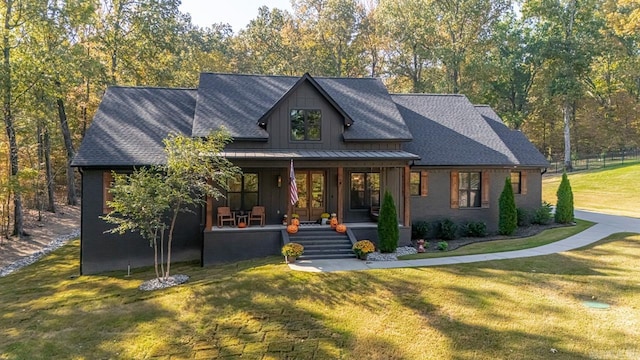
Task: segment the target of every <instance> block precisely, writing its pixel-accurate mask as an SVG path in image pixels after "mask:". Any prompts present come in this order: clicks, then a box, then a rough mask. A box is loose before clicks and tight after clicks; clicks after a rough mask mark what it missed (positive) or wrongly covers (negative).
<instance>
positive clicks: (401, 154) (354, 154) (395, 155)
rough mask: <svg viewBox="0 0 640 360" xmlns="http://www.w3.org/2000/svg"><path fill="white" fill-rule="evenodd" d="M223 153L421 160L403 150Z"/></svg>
mask: <svg viewBox="0 0 640 360" xmlns="http://www.w3.org/2000/svg"><path fill="white" fill-rule="evenodd" d="M221 155H223V156H225V157H227V158H230V159H264V160H289V159H304V160H329V159H330V160H419V159H420V157H419V156H418V155H416V154H412V153H410V152H406V151H402V150H254V149H252V150H233V151H225V152H223V153H222V154H221Z"/></svg>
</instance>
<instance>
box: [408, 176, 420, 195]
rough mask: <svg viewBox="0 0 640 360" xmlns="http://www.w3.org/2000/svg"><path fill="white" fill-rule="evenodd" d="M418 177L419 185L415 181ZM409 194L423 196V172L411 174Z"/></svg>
mask: <svg viewBox="0 0 640 360" xmlns="http://www.w3.org/2000/svg"><path fill="white" fill-rule="evenodd" d="M416 176H417V178H418V182H417V183H416V182H415V181H414V180H415V179H414V178H415V177H416ZM416 187H417V189H416ZM416 190H417V191H416ZM409 194H410V195H411V196H422V171H412V172H411V173H410V174H409Z"/></svg>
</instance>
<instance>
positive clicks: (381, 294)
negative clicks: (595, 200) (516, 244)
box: [0, 234, 640, 360]
mask: <svg viewBox="0 0 640 360" xmlns="http://www.w3.org/2000/svg"><path fill="white" fill-rule="evenodd" d="M78 247H79V242H78V241H73V242H72V243H70V244H69V245H67V246H65V247H63V248H61V249H59V250H57V251H56V252H55V253H53V254H52V255H50V256H48V257H46V258H45V259H43V260H41V261H39V262H38V263H36V264H34V265H32V266H29V267H27V268H24V269H22V270H20V271H18V272H16V273H14V274H11V275H9V276H7V277H4V278H0V302H1V303H2V307H0V325H1V326H0V329H2V336H1V337H0V354H1V355H0V358H2V359H54V358H55V359H145V358H163V359H164V358H171V359H186V358H205V359H213V358H239V357H240V356H242V357H241V358H242V359H247V358H248V359H284V358H291V359H340V358H342V359H459V360H465V359H549V358H557V359H593V358H603V359H604V358H606V359H634V358H638V357H640V345H638V344H640V312H639V311H638V309H639V308H640V297H639V296H638V293H640V283H639V282H638V279H639V278H640V262H638V261H637V259H638V258H640V235H633V234H617V235H614V236H611V237H609V238H608V239H606V240H603V241H600V242H599V243H597V244H596V245H593V246H591V247H588V248H585V249H582V250H580V251H572V252H567V253H562V254H556V255H551V256H544V257H534V258H527V259H518V260H508V261H495V262H484V263H476V264H466V265H456V266H443V267H435V268H409V269H394V270H375V271H362V272H341V273H302V272H296V271H292V270H290V269H289V268H288V267H287V266H286V265H285V264H282V263H280V261H281V259H280V258H279V257H278V258H267V259H262V260H259V261H247V262H240V263H235V264H230V265H226V266H214V267H207V268H200V267H199V266H197V265H196V264H177V265H176V266H175V270H176V273H186V274H189V275H190V276H191V279H190V281H189V282H188V283H186V284H184V285H182V286H178V287H174V288H170V289H166V290H162V291H155V292H142V291H139V290H138V289H137V287H138V286H139V285H140V284H141V283H142V281H143V280H147V279H150V278H152V277H153V273H152V270H151V269H146V270H143V271H136V272H134V274H133V275H132V276H131V277H130V278H126V277H125V276H124V275H125V274H124V273H119V272H115V273H110V274H104V275H98V276H80V277H76V275H77V271H78V261H77V259H78V257H79V256H78V255H79V254H78ZM592 298H595V299H596V300H598V301H602V302H605V303H608V304H611V308H610V309H609V310H595V309H591V308H587V307H585V306H584V305H583V304H582V302H583V301H584V300H591V299H592ZM551 349H557V350H558V353H557V354H552V353H551Z"/></svg>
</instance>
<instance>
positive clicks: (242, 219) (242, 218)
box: [236, 214, 249, 226]
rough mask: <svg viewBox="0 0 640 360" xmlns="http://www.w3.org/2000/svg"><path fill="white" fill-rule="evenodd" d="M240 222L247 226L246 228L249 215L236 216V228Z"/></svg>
mask: <svg viewBox="0 0 640 360" xmlns="http://www.w3.org/2000/svg"><path fill="white" fill-rule="evenodd" d="M241 222H243V223H245V224H247V226H249V215H248V214H246V215H236V226H238V224H240V223H241Z"/></svg>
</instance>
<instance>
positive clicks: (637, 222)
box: [289, 210, 640, 272]
mask: <svg viewBox="0 0 640 360" xmlns="http://www.w3.org/2000/svg"><path fill="white" fill-rule="evenodd" d="M575 216H576V218H578V219H583V220H588V221H592V222H595V223H596V225H594V226H592V227H590V228H589V229H587V230H585V231H583V232H581V233H578V234H576V235H573V236H571V237H568V238H566V239H564V240H560V241H557V242H554V243H551V244H547V245H543V246H539V247H535V248H530V249H524V250H516V251H506V252H500V253H491V254H478V255H464V256H451V257H441V258H433V259H419V260H398V261H362V260H357V259H341V260H299V261H298V262H296V263H295V264H289V267H290V268H291V269H292V270H298V271H307V272H333V271H349V270H369V269H391V268H404V267H424V266H438V265H451V264H465V263H473V262H479V261H490V260H504V259H517V258H525V257H532V256H540V255H549V254H555V253H559V252H563V251H568V250H572V249H577V248H580V247H583V246H586V245H589V244H591V243H594V242H596V241H598V240H601V239H603V238H605V237H607V236H609V235H611V234H614V233H619V232H635V233H640V219H636V218H630V217H624V216H615V215H606V214H600V213H595V212H589V211H578V210H576V211H575Z"/></svg>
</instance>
